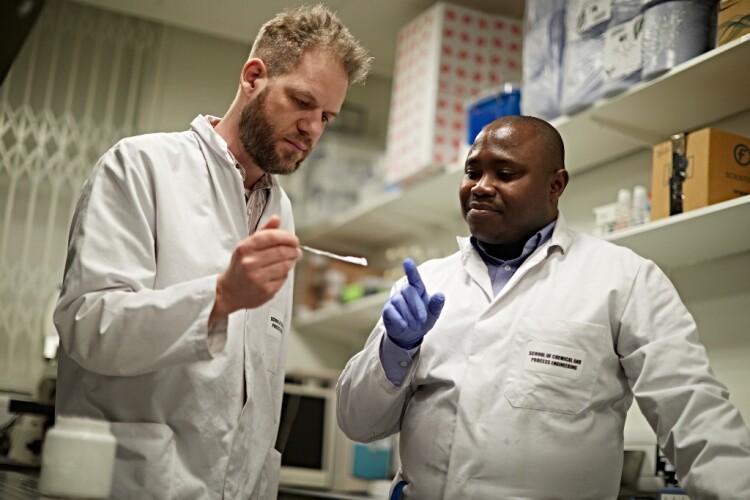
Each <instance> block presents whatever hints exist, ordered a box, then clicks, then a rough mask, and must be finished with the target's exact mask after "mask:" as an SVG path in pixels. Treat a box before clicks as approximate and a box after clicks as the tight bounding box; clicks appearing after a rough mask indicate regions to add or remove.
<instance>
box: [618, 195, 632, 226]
mask: <svg viewBox="0 0 750 500" xmlns="http://www.w3.org/2000/svg"><path fill="white" fill-rule="evenodd" d="M630 202H631V198H630V189H625V188H623V189H620V190H619V191H617V203H616V205H615V230H618V229H625V228H626V227H628V226H630Z"/></svg>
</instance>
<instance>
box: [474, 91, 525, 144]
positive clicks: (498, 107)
mask: <svg viewBox="0 0 750 500" xmlns="http://www.w3.org/2000/svg"><path fill="white" fill-rule="evenodd" d="M520 114H521V89H520V87H518V86H515V85H511V84H506V85H505V86H504V88H503V90H501V91H498V92H494V93H492V94H490V95H486V96H484V97H481V98H480V99H479V100H477V101H476V102H475V103H473V104H471V105H469V106H468V109H467V117H466V131H467V136H466V140H467V141H468V144H473V143H474V139H476V138H477V135H479V132H481V131H482V129H483V128H484V126H485V125H487V124H488V123H491V122H493V121H494V120H496V119H498V118H501V117H503V116H508V115H520Z"/></svg>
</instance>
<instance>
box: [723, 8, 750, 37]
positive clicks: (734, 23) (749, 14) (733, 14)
mask: <svg viewBox="0 0 750 500" xmlns="http://www.w3.org/2000/svg"><path fill="white" fill-rule="evenodd" d="M716 32H717V33H716V35H717V43H716V45H724V44H725V43H728V42H731V41H732V40H736V39H738V38H740V37H741V36H743V35H747V34H748V33H750V0H721V3H719V16H718V27H717V30H716Z"/></svg>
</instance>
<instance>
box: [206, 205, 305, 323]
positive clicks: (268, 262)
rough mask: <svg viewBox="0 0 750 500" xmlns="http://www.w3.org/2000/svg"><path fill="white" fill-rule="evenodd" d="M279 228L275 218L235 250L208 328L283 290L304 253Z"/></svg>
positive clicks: (221, 278) (291, 236) (218, 288)
mask: <svg viewBox="0 0 750 500" xmlns="http://www.w3.org/2000/svg"><path fill="white" fill-rule="evenodd" d="M280 225H281V219H280V218H279V217H278V216H277V215H274V216H273V217H271V219H270V220H269V221H268V223H267V224H266V225H265V226H263V227H262V228H261V229H260V230H258V231H256V232H255V233H253V234H251V235H250V236H248V237H247V238H245V239H244V240H243V241H242V242H241V243H240V244H239V245H237V247H236V248H235V249H234V252H232V261H231V262H230V263H229V267H227V269H226V270H225V271H224V272H223V273H222V274H221V275H220V276H219V279H218V280H217V282H216V301H215V302H214V308H213V310H212V311H211V316H210V317H209V319H208V324H209V325H211V324H212V323H213V322H214V321H216V320H218V319H220V318H224V317H226V316H229V314H230V313H233V312H234V311H238V310H240V309H248V308H254V307H258V306H261V305H263V304H265V303H266V302H268V301H269V300H271V299H272V298H273V296H274V295H276V292H278V291H279V290H280V289H281V287H282V285H283V284H284V281H285V280H286V277H287V275H288V274H289V271H290V270H291V269H292V268H293V267H294V263H295V262H296V261H297V259H299V258H300V257H301V256H302V250H300V248H299V240H298V239H297V237H296V236H295V235H294V234H292V233H290V232H289V231H284V230H281V229H279V227H280Z"/></svg>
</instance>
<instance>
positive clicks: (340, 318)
mask: <svg viewBox="0 0 750 500" xmlns="http://www.w3.org/2000/svg"><path fill="white" fill-rule="evenodd" d="M748 220H750V196H744V197H742V198H736V199H734V200H729V201H725V202H722V203H717V204H715V205H710V206H707V207H703V208H700V209H697V210H691V211H690V212H686V213H684V214H680V215H673V216H671V217H667V218H665V219H659V220H657V221H654V222H650V223H648V224H644V225H642V226H637V227H633V228H629V229H625V230H622V231H618V232H617V233H614V234H611V235H609V236H607V237H606V238H605V239H606V240H607V241H611V242H612V243H616V244H618V245H621V246H624V247H628V248H630V249H632V250H634V251H635V252H636V253H638V254H639V255H641V256H643V257H646V258H648V259H651V260H653V261H654V262H656V264H658V265H659V266H660V267H661V268H662V269H665V270H670V269H678V268H681V267H685V266H689V265H693V264H699V263H701V262H707V261H710V260H715V259H720V258H722V257H727V256H729V255H734V254H737V253H740V252H745V251H748V250H750V231H747V230H745V228H746V226H747V221H748ZM698 235H700V236H698ZM387 298H388V293H387V292H384V293H380V294H378V295H372V296H369V297H366V298H364V299H361V300H359V301H357V302H353V303H350V304H347V305H345V306H341V307H336V308H330V309H327V310H322V311H316V312H314V313H312V314H311V315H310V316H308V317H306V318H305V319H304V320H303V321H298V322H297V323H295V328H297V330H298V331H300V332H302V333H303V334H310V335H320V336H324V337H328V338H333V339H337V340H341V341H343V342H346V343H347V344H349V345H353V346H355V347H362V345H364V342H365V340H366V337H367V335H368V334H369V333H370V331H371V330H372V327H373V326H374V325H375V322H376V321H377V319H378V317H379V316H380V311H381V309H382V307H383V304H384V303H385V301H386V299H387Z"/></svg>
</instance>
